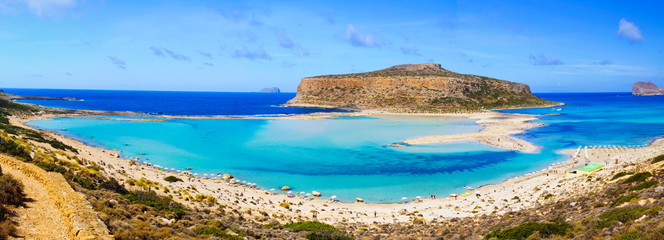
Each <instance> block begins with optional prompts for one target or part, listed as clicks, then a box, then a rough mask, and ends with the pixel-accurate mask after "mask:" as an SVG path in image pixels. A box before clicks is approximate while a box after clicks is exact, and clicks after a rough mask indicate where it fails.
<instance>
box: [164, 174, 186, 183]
mask: <svg viewBox="0 0 664 240" xmlns="http://www.w3.org/2000/svg"><path fill="white" fill-rule="evenodd" d="M164 181H166V182H182V179H180V178H178V177H176V176H172V175H171V176H168V177H165V178H164Z"/></svg>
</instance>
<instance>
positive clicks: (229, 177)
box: [221, 173, 233, 180]
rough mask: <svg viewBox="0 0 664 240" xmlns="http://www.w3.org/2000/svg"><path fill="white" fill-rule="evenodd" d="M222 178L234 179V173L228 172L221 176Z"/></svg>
mask: <svg viewBox="0 0 664 240" xmlns="http://www.w3.org/2000/svg"><path fill="white" fill-rule="evenodd" d="M221 178H223V179H224V180H228V179H232V178H233V175H230V174H228V173H225V174H224V175H223V176H221Z"/></svg>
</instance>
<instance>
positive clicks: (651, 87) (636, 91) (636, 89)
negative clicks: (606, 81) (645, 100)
mask: <svg viewBox="0 0 664 240" xmlns="http://www.w3.org/2000/svg"><path fill="white" fill-rule="evenodd" d="M632 95H636V96H652V95H664V88H659V87H657V85H655V84H654V83H652V82H635V83H634V85H633V86H632Z"/></svg>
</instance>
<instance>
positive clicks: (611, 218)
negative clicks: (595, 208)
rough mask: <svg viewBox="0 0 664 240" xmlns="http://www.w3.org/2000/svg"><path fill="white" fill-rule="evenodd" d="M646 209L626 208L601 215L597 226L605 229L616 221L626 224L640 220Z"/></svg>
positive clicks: (637, 207)
mask: <svg viewBox="0 0 664 240" xmlns="http://www.w3.org/2000/svg"><path fill="white" fill-rule="evenodd" d="M648 209H649V208H648V207H639V206H627V207H623V208H618V209H614V210H611V211H608V212H605V213H602V214H601V215H599V219H600V222H599V225H598V226H600V227H602V228H606V227H609V226H611V224H612V223H614V222H616V221H618V222H621V223H626V222H627V221H629V220H634V219H637V218H640V217H641V216H643V213H645V212H646V211H648Z"/></svg>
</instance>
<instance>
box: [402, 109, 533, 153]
mask: <svg viewBox="0 0 664 240" xmlns="http://www.w3.org/2000/svg"><path fill="white" fill-rule="evenodd" d="M447 116H448V117H463V118H470V119H477V122H476V123H477V124H480V125H482V126H484V128H483V129H482V130H481V131H480V132H476V133H462V134H453V135H437V136H426V137H419V138H413V139H408V140H406V141H403V143H406V144H409V145H419V144H432V143H445V142H456V141H466V140H476V141H479V142H481V143H483V144H486V145H489V146H492V147H497V148H502V149H507V150H515V151H521V152H525V153H535V152H538V151H539V150H540V147H539V146H537V145H535V144H532V143H530V142H528V141H525V140H523V139H520V138H516V137H513V136H510V135H514V134H520V133H523V132H524V131H526V130H528V129H531V128H535V127H540V126H543V125H542V124H537V123H533V122H531V121H533V120H537V119H538V118H536V117H534V116H532V115H525V114H510V113H500V112H478V113H463V114H448V115H447Z"/></svg>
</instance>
